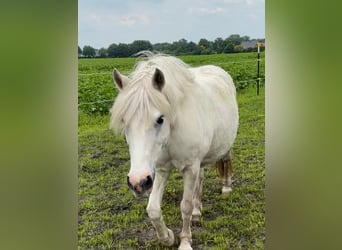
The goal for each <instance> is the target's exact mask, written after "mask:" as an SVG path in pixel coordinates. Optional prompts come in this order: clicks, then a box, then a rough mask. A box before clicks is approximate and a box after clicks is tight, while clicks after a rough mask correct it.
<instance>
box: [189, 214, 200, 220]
mask: <svg viewBox="0 0 342 250" xmlns="http://www.w3.org/2000/svg"><path fill="white" fill-rule="evenodd" d="M200 218H201V215H200V214H193V215H192V218H191V221H192V222H199V221H200Z"/></svg>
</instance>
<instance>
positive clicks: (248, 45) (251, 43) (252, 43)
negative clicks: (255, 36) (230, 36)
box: [241, 40, 258, 49]
mask: <svg viewBox="0 0 342 250" xmlns="http://www.w3.org/2000/svg"><path fill="white" fill-rule="evenodd" d="M257 43H258V41H257V40H252V41H242V42H241V46H242V47H243V48H244V49H248V48H255V47H256V44H257Z"/></svg>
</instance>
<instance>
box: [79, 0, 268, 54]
mask: <svg viewBox="0 0 342 250" xmlns="http://www.w3.org/2000/svg"><path fill="white" fill-rule="evenodd" d="M231 34H239V35H240V36H249V37H250V38H265V0H140V1H139V0H79V1H78V45H79V46H80V47H81V48H83V46H84V45H90V46H92V47H94V48H95V49H99V48H102V47H103V48H108V46H109V45H110V44H112V43H116V44H119V43H131V42H133V41H134V40H149V41H150V42H151V43H152V44H155V43H159V42H169V43H172V42H174V41H178V40H180V39H186V40H187V41H188V42H190V41H193V42H195V43H198V41H199V40H200V39H201V38H205V39H208V40H210V41H214V40H215V39H216V38H217V37H221V38H223V39H225V38H227V37H228V36H230V35H231Z"/></svg>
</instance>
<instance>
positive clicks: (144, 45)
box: [129, 40, 153, 55]
mask: <svg viewBox="0 0 342 250" xmlns="http://www.w3.org/2000/svg"><path fill="white" fill-rule="evenodd" d="M129 47H130V48H129V50H130V53H131V55H133V54H135V53H138V52H140V51H143V50H152V49H153V46H152V44H151V43H150V41H145V40H135V41H134V42H133V43H131V44H129Z"/></svg>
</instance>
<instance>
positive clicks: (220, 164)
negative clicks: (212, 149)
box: [215, 159, 225, 178]
mask: <svg viewBox="0 0 342 250" xmlns="http://www.w3.org/2000/svg"><path fill="white" fill-rule="evenodd" d="M215 168H216V170H217V173H218V175H219V176H220V177H221V178H223V177H224V173H225V169H224V168H225V166H224V162H223V160H222V159H221V160H218V161H217V162H216V163H215Z"/></svg>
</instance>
